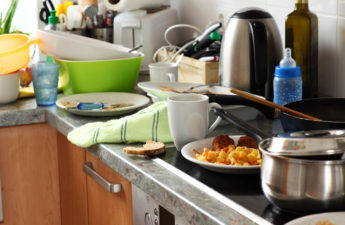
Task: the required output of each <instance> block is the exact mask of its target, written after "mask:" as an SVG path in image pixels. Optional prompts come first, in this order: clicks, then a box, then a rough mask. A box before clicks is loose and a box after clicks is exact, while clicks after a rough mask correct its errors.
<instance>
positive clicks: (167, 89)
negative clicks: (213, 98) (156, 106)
mask: <svg viewBox="0 0 345 225" xmlns="http://www.w3.org/2000/svg"><path fill="white" fill-rule="evenodd" d="M197 85H198V84H194V83H179V82H140V83H138V87H140V88H141V89H142V90H144V91H145V92H146V93H147V94H148V95H149V96H150V97H152V98H153V99H152V100H153V101H166V100H167V99H168V97H169V96H172V95H178V94H180V93H179V92H183V91H186V90H188V89H189V88H191V87H195V86H197ZM193 93H201V94H203V93H213V94H224V95H234V94H232V93H231V92H230V89H229V88H227V87H221V86H207V85H203V86H200V87H196V88H194V89H193Z"/></svg>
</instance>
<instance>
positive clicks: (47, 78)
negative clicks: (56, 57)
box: [30, 62, 60, 106]
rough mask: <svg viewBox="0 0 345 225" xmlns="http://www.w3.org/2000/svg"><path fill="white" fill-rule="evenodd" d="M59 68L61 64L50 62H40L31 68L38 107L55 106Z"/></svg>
mask: <svg viewBox="0 0 345 225" xmlns="http://www.w3.org/2000/svg"><path fill="white" fill-rule="evenodd" d="M59 68H60V65H59V64H57V63H50V62H38V63H35V64H32V65H31V66H30V70H31V75H32V83H33V86H34V92H35V99H36V103H37V105H39V106H51V105H55V101H56V97H57V86H58V80H59Z"/></svg>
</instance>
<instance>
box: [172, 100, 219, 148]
mask: <svg viewBox="0 0 345 225" xmlns="http://www.w3.org/2000/svg"><path fill="white" fill-rule="evenodd" d="M208 100H209V98H208V96H206V95H201V94H180V95H174V96H170V97H169V98H168V120H169V127H170V133H171V136H172V138H173V140H174V144H175V146H176V148H177V150H178V151H181V149H182V147H183V146H184V145H185V144H187V143H189V142H192V141H195V140H199V139H203V138H205V137H206V135H208V134H209V133H210V132H212V131H213V130H214V129H215V128H216V127H217V126H218V124H219V123H220V122H221V120H222V119H221V118H220V117H219V116H218V118H217V119H216V121H215V122H214V123H213V124H212V125H211V126H210V127H209V112H210V110H211V109H213V108H222V107H221V106H220V105H219V104H217V103H215V102H212V103H209V102H208Z"/></svg>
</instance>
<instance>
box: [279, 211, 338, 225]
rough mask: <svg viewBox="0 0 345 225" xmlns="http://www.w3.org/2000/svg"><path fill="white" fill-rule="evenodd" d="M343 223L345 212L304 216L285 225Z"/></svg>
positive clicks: (336, 224) (334, 224)
mask: <svg viewBox="0 0 345 225" xmlns="http://www.w3.org/2000/svg"><path fill="white" fill-rule="evenodd" d="M344 223H345V212H329V213H318V214H313V215H309V216H304V217H301V218H298V219H295V220H292V221H290V222H288V223H287V224H285V225H321V224H325V225H331V224H332V225H341V224H344Z"/></svg>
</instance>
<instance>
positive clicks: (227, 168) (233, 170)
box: [181, 135, 260, 174]
mask: <svg viewBox="0 0 345 225" xmlns="http://www.w3.org/2000/svg"><path fill="white" fill-rule="evenodd" d="M241 136H243V135H238V136H230V137H231V138H232V139H233V140H234V141H235V143H237V141H238V139H239V138H240V137H241ZM213 139H214V137H211V138H206V139H202V140H198V141H194V142H191V143H189V144H186V145H185V146H183V148H182V149H181V153H182V155H183V157H185V158H186V159H187V160H189V161H191V162H193V163H196V164H198V165H199V166H201V167H204V168H205V169H208V170H211V171H214V172H219V173H228V174H255V173H259V172H260V166H232V165H220V164H215V163H209V162H203V161H200V160H198V159H196V158H195V152H194V151H193V150H194V149H196V150H197V151H199V152H200V153H201V152H203V148H205V147H208V148H211V146H212V141H213Z"/></svg>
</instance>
